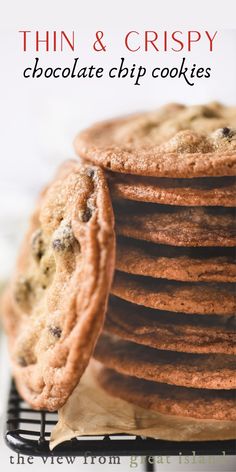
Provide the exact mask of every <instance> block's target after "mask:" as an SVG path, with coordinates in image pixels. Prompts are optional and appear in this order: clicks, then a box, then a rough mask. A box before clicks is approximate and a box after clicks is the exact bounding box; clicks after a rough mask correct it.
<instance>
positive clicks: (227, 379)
mask: <svg viewBox="0 0 236 472" xmlns="http://www.w3.org/2000/svg"><path fill="white" fill-rule="evenodd" d="M94 357H95V359H96V360H98V361H99V362H101V363H102V364H103V365H105V366H106V367H108V368H109V369H112V370H115V371H116V372H119V373H120V374H125V375H131V376H132V377H138V378H141V379H146V380H153V381H155V382H161V383H166V384H170V385H179V386H182V387H191V388H192V387H194V388H207V389H216V390H223V389H225V390H228V389H235V388H236V363H235V357H234V356H228V355H225V354H186V353H183V352H179V353H177V352H173V351H161V350H157V349H153V348H150V347H147V346H142V345H140V344H136V343H132V342H127V341H123V340H122V339H121V338H119V337H118V336H112V335H108V334H103V335H102V336H100V338H99V340H98V343H97V345H96V348H95V352H94Z"/></svg>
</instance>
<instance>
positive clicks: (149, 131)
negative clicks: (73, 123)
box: [75, 103, 236, 178]
mask: <svg viewBox="0 0 236 472" xmlns="http://www.w3.org/2000/svg"><path fill="white" fill-rule="evenodd" d="M75 149H76V151H77V153H78V154H79V155H80V156H81V157H83V158H85V159H87V160H90V161H92V162H94V163H96V164H99V165H101V166H102V167H104V168H107V169H110V170H112V171H115V172H121V173H127V174H138V175H144V176H154V177H180V178H181V177H183V178H190V177H206V176H227V175H228V176H230V175H231V176H232V175H236V107H225V106H223V105H220V104H218V103H212V104H209V105H195V106H188V107H186V106H184V105H178V104H170V105H167V106H165V107H162V108H160V109H159V110H157V111H155V112H149V113H143V114H137V115H130V116H128V117H125V118H121V119H116V120H110V121H106V122H103V123H98V124H95V125H94V126H92V127H91V128H89V129H87V130H85V131H83V132H82V133H80V134H79V135H78V136H77V137H76V139H75Z"/></svg>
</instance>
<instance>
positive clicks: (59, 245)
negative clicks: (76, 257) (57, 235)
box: [52, 239, 65, 251]
mask: <svg viewBox="0 0 236 472" xmlns="http://www.w3.org/2000/svg"><path fill="white" fill-rule="evenodd" d="M52 247H53V249H55V251H64V250H65V244H64V242H63V241H62V240H61V239H54V240H53V242H52Z"/></svg>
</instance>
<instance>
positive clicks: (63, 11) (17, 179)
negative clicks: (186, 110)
mask: <svg viewBox="0 0 236 472" xmlns="http://www.w3.org/2000/svg"><path fill="white" fill-rule="evenodd" d="M235 5H236V3H235V1H234V0H231V1H229V0H225V1H224V2H223V3H222V2H219V1H216V0H208V1H203V0H198V1H196V2H190V1H187V0H179V1H178V2H175V1H174V0H173V1H171V0H168V1H167V0H162V1H158V0H147V1H146V2H142V1H137V0H136V1H135V0H129V1H127V0H119V1H117V2H112V1H108V0H99V1H98V2H95V1H93V0H87V1H80V0H67V1H61V0H51V1H50V2H49V1H48V0H41V1H40V2H34V1H32V0H20V1H19V0H8V1H7V2H5V3H4V6H2V10H4V11H1V33H0V49H1V51H0V52H1V66H2V67H1V70H2V72H1V78H0V80H1V121H2V122H1V126H0V129H1V131H2V133H1V157H0V159H1V175H0V205H1V212H0V232H1V236H0V280H2V279H3V278H5V277H7V276H8V275H9V273H10V270H11V266H12V263H13V260H14V258H15V250H16V246H17V244H18V242H19V240H20V237H21V234H22V230H23V227H24V225H25V221H26V219H27V215H28V213H29V211H30V208H31V207H32V204H33V199H34V198H35V196H36V194H37V192H38V190H39V189H40V188H41V186H42V185H43V184H44V183H45V182H46V181H47V180H48V179H49V178H50V177H51V175H52V173H53V171H54V169H55V167H56V165H57V164H58V163H59V162H61V161H62V160H64V159H65V158H67V157H72V156H74V151H73V147H72V140H73V138H74V136H75V134H76V132H77V131H78V130H79V129H81V128H82V127H84V126H86V125H88V124H90V123H91V122H93V121H95V120H100V119H104V118H107V117H110V116H114V115H119V114H124V113H127V112H131V111H137V110H141V109H146V108H153V107H157V106H159V105H160V104H162V103H165V102H169V101H182V102H185V103H200V102H205V101H210V100H220V101H223V102H225V103H228V104H233V103H234V104H235V102H236V88H235V83H236V61H235V47H236V32H235V30H234V31H229V30H227V31H226V30H225V31H221V32H220V41H219V42H218V43H217V48H216V50H215V52H214V53H212V54H211V55H210V56H209V54H206V52H205V49H204V48H203V47H197V49H196V52H194V53H193V54H192V55H191V56H188V57H189V58H190V59H191V61H192V62H195V61H196V62H197V63H199V65H201V64H207V65H208V64H209V65H211V66H212V69H213V73H212V79H209V80H201V81H199V82H198V83H197V85H195V86H194V87H189V86H188V85H186V84H185V82H184V81H178V80H175V81H173V82H172V81H170V80H167V81H165V80H162V81H158V82H154V81H150V80H148V79H145V80H143V82H142V85H141V86H140V87H138V86H134V85H132V83H130V82H129V81H126V80H125V81H122V80H120V81H118V80H115V81H108V80H102V81H99V80H95V81H89V80H86V81H79V82H78V81H77V80H75V81H73V80H70V81H67V80H58V81H55V80H54V81H51V80H46V79H45V80H43V81H42V80H38V81H37V80H29V81H28V80H25V79H22V78H21V73H22V70H23V68H24V67H26V66H27V65H29V64H30V63H31V62H32V58H34V57H35V54H31V53H25V54H23V53H22V52H20V47H19V34H18V30H20V29H31V30H34V29H40V30H42V31H43V30H45V29H51V30H54V29H64V30H65V31H71V30H75V31H76V32H77V33H78V35H79V38H80V41H81V42H80V44H79V53H77V54H76V53H68V54H66V53H64V54H61V53H57V54H55V55H53V54H46V53H45V54H42V53H40V58H41V59H42V61H43V62H44V63H48V64H50V63H51V62H52V63H57V62H58V63H59V64H67V62H68V61H69V62H70V61H71V60H72V59H73V57H76V56H77V55H79V57H80V60H81V61H82V62H84V63H88V64H90V63H92V62H94V63H96V64H99V63H101V64H102V65H106V64H110V63H113V62H118V61H119V58H120V57H121V56H122V55H124V50H123V48H122V47H121V38H122V35H123V34H124V32H127V31H128V30H131V29H136V30H138V31H140V32H141V31H144V30H145V29H152V30H158V31H159V30H165V29H167V30H168V29H169V30H170V29H171V28H172V27H174V28H175V29H184V26H185V28H187V29H204V28H206V29H208V30H213V31H215V29H218V30H223V29H224V28H230V27H231V28H232V27H235V24H234V23H235V14H236V11H235ZM97 30H103V31H104V32H105V37H106V39H107V43H108V44H111V47H110V50H108V51H107V52H106V53H88V51H87V47H86V44H87V43H86V41H89V42H90V43H91V42H92V40H93V38H94V32H95V31H97ZM125 56H127V58H128V60H129V61H130V62H131V63H132V62H135V63H144V64H145V63H149V64H155V63H156V62H158V63H161V64H163V65H164V64H168V63H169V64H171V63H173V65H174V64H175V62H179V60H180V57H182V55H181V54H180V55H178V56H176V55H174V53H172V54H167V55H166V54H161V53H160V54H158V56H156V55H155V54H144V53H142V54H141V55H140V54H134V55H130V54H128V53H126V54H125ZM0 342H1V340H0ZM4 352H5V351H4ZM7 370H8V367H7V363H6V354H3V353H2V352H1V383H0V391H1V396H2V398H1V403H0V408H1V409H2V408H3V405H4V395H5V393H6V391H7ZM2 392H3V395H2ZM2 421H3V419H2V416H1V422H2ZM1 426H2V425H1ZM1 441H2V439H1ZM0 450H1V465H2V467H3V470H15V469H16V470H18V471H19V472H21V470H23V469H22V467H24V470H25V467H28V468H29V467H30V469H29V470H32V469H33V470H35V471H36V470H40V471H41V470H45V471H47V470H52V468H51V467H52V466H47V465H45V466H44V467H43V468H42V463H41V461H40V459H35V464H34V465H33V466H32V465H24V466H20V465H17V466H9V454H10V452H9V450H8V449H7V448H6V447H5V446H4V445H3V443H1V444H0ZM123 461H124V465H123V467H122V470H130V467H129V465H128V462H127V461H126V462H125V460H123ZM53 467H54V469H53V470H55V469H56V470H57V469H58V470H64V469H65V467H66V466H65V465H63V466H55V465H54V466H53ZM67 467H68V466H67ZM101 467H103V468H104V467H105V466H98V465H96V466H93V467H89V466H88V465H87V466H84V467H83V466H82V465H81V464H80V465H79V466H78V464H77V465H76V466H72V465H70V469H75V468H76V469H77V470H78V468H80V469H83V470H87V471H89V472H90V470H91V471H92V470H95V469H96V470H100V469H101ZM118 469H119V470H121V467H120V468H119V467H114V466H113V467H112V466H109V469H108V467H107V469H106V468H105V470H110V471H112V470H118ZM135 470H140V468H138V469H135ZM158 470H169V471H172V470H175V471H177V470H202V471H206V470H209V471H210V470H214V471H217V470H221V471H222V472H223V471H224V470H225V471H226V470H234V466H233V459H229V464H228V466H227V467H225V468H222V466H220V465H219V466H217V465H213V466H212V467H210V466H208V467H207V468H206V466H202V467H200V466H198V467H196V466H191V468H190V467H189V466H188V465H186V466H184V465H182V466H179V467H178V466H177V465H173V466H171V465H169V464H167V465H163V466H162V465H159V466H158Z"/></svg>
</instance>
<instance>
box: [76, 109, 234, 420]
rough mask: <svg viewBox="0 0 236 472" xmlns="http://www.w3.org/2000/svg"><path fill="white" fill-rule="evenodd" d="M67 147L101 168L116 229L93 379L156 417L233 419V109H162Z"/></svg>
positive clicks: (108, 125)
mask: <svg viewBox="0 0 236 472" xmlns="http://www.w3.org/2000/svg"><path fill="white" fill-rule="evenodd" d="M75 148H76V150H77V152H78V153H79V154H80V156H81V157H83V158H84V159H85V160H87V161H91V162H93V163H96V164H99V165H101V166H102V167H103V168H104V169H106V174H107V177H108V181H109V186H110V190H111V195H112V199H113V206H114V212H115V221H116V235H117V256H116V269H117V272H116V276H115V279H114V282H113V285H112V288H111V293H112V297H111V298H110V303H109V307H108V313H107V318H106V323H105V326H104V334H103V336H102V337H101V338H100V340H99V342H98V344H97V347H96V350H95V358H96V359H97V362H98V361H99V362H100V363H101V364H103V365H104V367H102V365H101V366H100V368H99V369H98V371H99V375H98V382H100V384H101V385H102V387H103V388H104V389H105V390H107V391H108V392H109V393H110V394H111V395H114V396H118V397H120V398H122V399H126V400H128V401H131V402H133V403H135V404H137V405H139V406H142V407H144V408H148V409H151V410H155V411H158V412H160V413H167V414H172V415H177V416H186V417H192V418H202V419H215V420H232V421H234V420H235V419H236V416H235V411H236V405H235V387H236V385H235V381H234V379H235V353H236V344H235V312H236V290H235V288H236V287H235V282H236V266H235V247H236V224H235V203H236V178H235V176H236V108H235V107H224V106H222V105H220V104H218V103H212V104H209V105H203V106H200V105H198V106H189V107H186V106H183V105H178V104H177V105H176V104H171V105H167V106H165V107H163V108H161V109H159V110H157V111H156V112H151V113H143V114H137V115H130V116H128V117H127V118H126V117H125V118H121V119H117V120H110V121H107V122H105V123H98V124H97V125H94V126H93V127H91V128H90V129H88V130H86V131H84V132H82V133H81V134H80V135H79V136H78V137H77V138H76V140H75ZM108 333H109V334H108ZM229 355H230V356H229ZM229 365H230V367H229Z"/></svg>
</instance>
